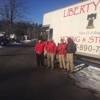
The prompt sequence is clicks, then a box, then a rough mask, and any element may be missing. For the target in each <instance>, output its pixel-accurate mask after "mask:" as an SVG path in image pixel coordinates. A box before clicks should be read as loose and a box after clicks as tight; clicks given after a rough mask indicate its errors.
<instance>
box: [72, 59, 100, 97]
mask: <svg viewBox="0 0 100 100" xmlns="http://www.w3.org/2000/svg"><path fill="white" fill-rule="evenodd" d="M74 71H75V73H74V74H70V77H71V78H73V79H75V80H76V84H77V85H78V86H80V87H82V88H87V89H89V90H93V91H95V93H94V95H96V96H97V97H99V98H100V66H99V65H94V64H90V63H86V62H83V61H80V60H76V59H75V70H74Z"/></svg>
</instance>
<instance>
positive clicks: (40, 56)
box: [35, 38, 44, 68]
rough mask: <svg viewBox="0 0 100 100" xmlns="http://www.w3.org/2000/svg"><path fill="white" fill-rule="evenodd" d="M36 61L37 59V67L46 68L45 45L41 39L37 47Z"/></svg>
mask: <svg viewBox="0 0 100 100" xmlns="http://www.w3.org/2000/svg"><path fill="white" fill-rule="evenodd" d="M35 52H36V59H37V67H40V66H41V67H42V68H43V67H44V54H43V52H44V44H43V43H42V39H41V38H39V39H38V42H37V43H36V45H35Z"/></svg>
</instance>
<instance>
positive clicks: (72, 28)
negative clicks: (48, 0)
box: [41, 0, 100, 58]
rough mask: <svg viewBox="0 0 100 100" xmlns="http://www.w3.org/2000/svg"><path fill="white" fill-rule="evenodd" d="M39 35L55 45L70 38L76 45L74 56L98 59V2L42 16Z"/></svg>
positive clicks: (70, 7) (99, 26)
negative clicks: (51, 39) (41, 27)
mask: <svg viewBox="0 0 100 100" xmlns="http://www.w3.org/2000/svg"><path fill="white" fill-rule="evenodd" d="M43 27H44V28H46V29H47V30H48V31H47V32H46V33H45V32H43V33H41V35H43V34H45V35H43V36H44V37H45V38H49V37H52V38H53V39H54V41H55V43H56V44H57V43H58V42H60V39H61V38H63V39H64V41H65V42H67V38H68V37H71V38H72V39H73V40H74V42H75V43H76V44H77V52H76V54H79V55H85V56H89V57H94V58H100V0H87V1H84V2H79V3H76V4H73V5H70V6H66V7H63V8H60V9H57V10H53V11H50V12H47V13H45V14H44V16H43Z"/></svg>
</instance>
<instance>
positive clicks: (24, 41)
mask: <svg viewBox="0 0 100 100" xmlns="http://www.w3.org/2000/svg"><path fill="white" fill-rule="evenodd" d="M20 42H21V43H29V42H31V40H20Z"/></svg>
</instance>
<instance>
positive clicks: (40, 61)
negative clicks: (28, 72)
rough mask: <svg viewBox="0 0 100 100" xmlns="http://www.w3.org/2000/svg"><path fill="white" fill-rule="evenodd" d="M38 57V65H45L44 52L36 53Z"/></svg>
mask: <svg viewBox="0 0 100 100" xmlns="http://www.w3.org/2000/svg"><path fill="white" fill-rule="evenodd" d="M36 58H37V66H38V67H40V66H44V54H43V53H41V54H38V53H37V54H36Z"/></svg>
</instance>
